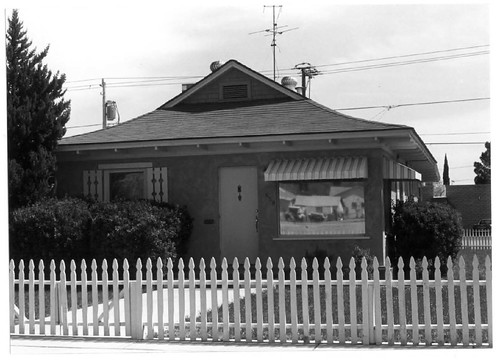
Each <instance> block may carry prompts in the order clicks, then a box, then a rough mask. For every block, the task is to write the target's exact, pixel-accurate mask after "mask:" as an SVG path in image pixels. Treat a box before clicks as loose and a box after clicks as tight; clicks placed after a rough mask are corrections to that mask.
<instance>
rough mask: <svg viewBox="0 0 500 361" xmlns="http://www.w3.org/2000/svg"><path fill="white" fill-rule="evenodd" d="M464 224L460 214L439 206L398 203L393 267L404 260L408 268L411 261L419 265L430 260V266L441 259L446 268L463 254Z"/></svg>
mask: <svg viewBox="0 0 500 361" xmlns="http://www.w3.org/2000/svg"><path fill="white" fill-rule="evenodd" d="M462 232H463V229H462V222H461V219H460V216H459V214H458V212H457V211H456V210H455V209H453V208H451V207H450V206H448V205H444V204H439V203H429V202H427V203H416V202H413V201H408V202H401V201H400V202H397V203H396V205H395V206H394V213H393V229H392V233H393V234H392V237H390V238H389V240H390V243H391V244H392V248H393V249H392V250H391V251H392V252H390V254H391V258H392V259H391V263H392V264H393V265H396V264H397V262H398V258H399V257H402V258H403V261H404V262H405V265H406V264H409V260H410V257H413V258H414V259H415V261H416V262H417V263H419V261H421V260H422V259H423V257H424V256H425V257H427V260H428V261H429V265H431V266H432V265H433V262H434V259H435V258H436V256H437V257H439V260H440V262H441V264H442V265H446V261H447V259H448V257H449V256H451V257H452V258H453V259H455V258H456V256H457V254H458V252H459V250H460V242H461V237H462Z"/></svg>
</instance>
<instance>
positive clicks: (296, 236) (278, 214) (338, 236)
mask: <svg viewBox="0 0 500 361" xmlns="http://www.w3.org/2000/svg"><path fill="white" fill-rule="evenodd" d="M326 182H330V183H337V182H338V183H339V184H342V183H359V185H360V186H362V188H363V203H364V207H363V208H364V216H363V220H364V232H363V233H352V234H351V233H346V234H340V233H338V234H337V233H331V234H282V233H281V232H282V226H281V222H282V220H281V209H280V200H281V198H280V185H281V184H282V183H289V184H290V183H296V184H298V183H326ZM275 183H276V185H275V187H276V195H277V200H278V202H276V206H275V212H276V213H275V214H276V224H277V232H276V233H277V237H275V238H274V239H275V240H283V239H287V240H294V239H296V240H307V239H369V238H370V237H369V234H368V232H367V228H366V226H367V223H366V209H367V202H366V198H365V195H366V187H367V179H366V178H363V179H357V178H356V179H317V180H313V179H311V180H293V181H276V182H275ZM336 186H338V187H341V186H342V185H336Z"/></svg>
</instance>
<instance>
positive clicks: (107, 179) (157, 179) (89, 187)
mask: <svg viewBox="0 0 500 361" xmlns="http://www.w3.org/2000/svg"><path fill="white" fill-rule="evenodd" d="M98 168H99V169H96V170H85V171H84V172H83V195H84V196H86V197H90V198H93V199H95V200H98V201H101V202H102V201H104V202H109V201H115V200H139V199H151V200H155V201H157V202H168V182H167V168H166V167H153V166H152V164H151V163H146V162H144V163H124V164H99V166H98Z"/></svg>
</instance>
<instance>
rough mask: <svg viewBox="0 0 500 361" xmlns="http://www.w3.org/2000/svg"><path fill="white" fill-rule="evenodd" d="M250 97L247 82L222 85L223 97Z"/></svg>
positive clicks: (231, 98) (228, 98) (225, 98)
mask: <svg viewBox="0 0 500 361" xmlns="http://www.w3.org/2000/svg"><path fill="white" fill-rule="evenodd" d="M247 98H248V85H247V84H234V85H224V86H222V99H224V100H233V99H247Z"/></svg>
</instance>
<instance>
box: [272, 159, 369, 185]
mask: <svg viewBox="0 0 500 361" xmlns="http://www.w3.org/2000/svg"><path fill="white" fill-rule="evenodd" d="M367 177H368V165H367V160H366V158H365V157H338V158H312V159H292V160H290V159H279V160H274V161H272V162H271V163H270V164H269V166H268V167H267V169H266V171H265V172H264V179H265V180H266V181H293V180H319V179H358V178H367Z"/></svg>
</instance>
